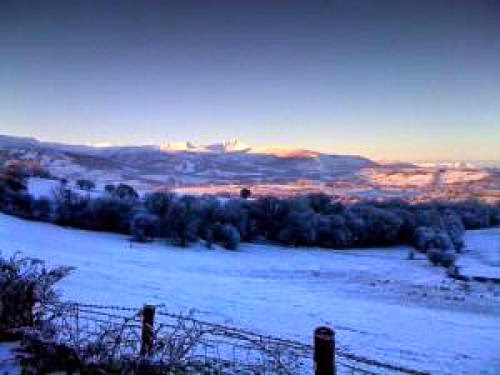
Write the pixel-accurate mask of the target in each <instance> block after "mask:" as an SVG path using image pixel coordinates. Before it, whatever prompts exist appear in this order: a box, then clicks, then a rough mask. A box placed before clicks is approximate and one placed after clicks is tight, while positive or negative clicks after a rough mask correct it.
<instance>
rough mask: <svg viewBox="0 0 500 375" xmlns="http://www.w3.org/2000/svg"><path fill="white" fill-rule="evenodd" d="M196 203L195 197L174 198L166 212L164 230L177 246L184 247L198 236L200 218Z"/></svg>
mask: <svg viewBox="0 0 500 375" xmlns="http://www.w3.org/2000/svg"><path fill="white" fill-rule="evenodd" d="M197 203H198V200H197V199H196V198H195V197H188V196H186V197H182V198H180V199H176V200H175V201H173V202H172V204H171V205H170V207H169V210H168V212H167V214H166V220H165V224H166V225H167V228H166V232H167V233H168V234H169V237H170V238H172V240H173V241H174V242H175V243H176V244H178V245H179V246H182V247H186V246H187V245H188V244H190V243H191V242H194V241H196V239H197V238H198V233H199V224H200V220H199V213H198V212H197V208H198V205H197Z"/></svg>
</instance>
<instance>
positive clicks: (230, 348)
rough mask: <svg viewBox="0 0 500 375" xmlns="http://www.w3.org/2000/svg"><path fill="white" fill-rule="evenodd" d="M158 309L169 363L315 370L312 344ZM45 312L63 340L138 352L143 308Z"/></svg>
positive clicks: (343, 357) (347, 368)
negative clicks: (98, 343) (97, 343)
mask: <svg viewBox="0 0 500 375" xmlns="http://www.w3.org/2000/svg"><path fill="white" fill-rule="evenodd" d="M154 307H155V323H154V338H155V345H156V347H155V349H156V351H157V355H158V356H159V357H161V356H167V357H168V358H169V360H170V361H171V362H172V361H173V362H176V363H181V362H183V361H184V362H186V361H188V362H190V363H191V364H193V363H202V362H206V363H212V362H213V363H216V364H217V363H218V365H219V366H222V367H224V368H227V367H229V364H231V366H233V367H235V368H236V367H238V368H239V369H242V368H246V369H247V370H248V369H252V368H254V369H255V368H259V371H260V373H262V374H273V373H280V374H298V373H300V374H304V373H308V372H309V373H310V372H312V368H313V352H314V348H313V346H312V345H310V344H305V343H302V342H299V341H296V340H292V339H285V338H280V337H274V336H270V335H264V334H259V333H256V332H253V331H250V330H247V329H241V328H237V327H232V326H227V325H224V324H219V323H213V322H208V321H204V320H200V319H197V318H195V317H194V316H193V313H192V312H190V313H188V314H179V313H172V312H170V311H168V309H167V306H166V305H165V304H160V305H154ZM41 310H43V315H44V318H45V319H47V320H48V321H50V322H51V323H52V324H55V326H56V327H55V328H56V330H57V329H58V330H59V333H58V334H57V337H58V340H60V341H62V342H67V343H70V344H72V345H73V346H76V347H84V346H89V345H90V344H95V343H96V342H100V343H101V344H102V345H103V346H105V347H107V350H108V351H110V353H111V356H112V357H116V358H119V357H120V356H131V355H132V356H134V355H139V354H140V350H141V327H142V325H141V323H142V321H141V320H142V311H143V309H142V308H138V307H125V306H117V305H102V304H88V303H77V302H57V303H52V304H50V305H46V306H43V307H41ZM108 355H109V353H108ZM336 365H337V367H342V368H343V369H344V371H343V372H350V373H359V374H371V375H372V374H380V373H384V374H385V373H389V372H392V373H403V374H409V375H425V374H428V373H426V372H423V371H419V370H415V369H411V368H407V367H404V366H399V365H394V364H390V363H386V362H382V361H378V360H375V359H370V358H366V357H363V356H360V355H356V354H353V353H350V352H347V351H345V350H343V349H341V348H337V349H336ZM307 369H308V370H307ZM249 373H252V372H249Z"/></svg>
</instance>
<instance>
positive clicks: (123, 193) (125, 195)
mask: <svg viewBox="0 0 500 375" xmlns="http://www.w3.org/2000/svg"><path fill="white" fill-rule="evenodd" d="M112 195H113V196H115V197H116V198H119V199H131V200H134V199H137V198H139V194H138V193H137V191H135V189H134V188H133V187H132V186H130V185H127V184H119V185H118V186H116V187H115V189H114V190H113V192H112Z"/></svg>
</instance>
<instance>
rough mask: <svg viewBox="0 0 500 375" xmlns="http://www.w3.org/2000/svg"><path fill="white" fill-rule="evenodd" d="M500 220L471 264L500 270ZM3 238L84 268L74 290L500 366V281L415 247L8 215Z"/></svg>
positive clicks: (442, 359)
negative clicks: (495, 253) (151, 234)
mask: <svg viewBox="0 0 500 375" xmlns="http://www.w3.org/2000/svg"><path fill="white" fill-rule="evenodd" d="M494 231H495V229H493V230H487V231H474V232H470V233H469V234H468V235H467V237H466V240H467V250H466V252H465V253H464V255H462V256H463V257H470V260H471V261H466V260H464V266H465V265H467V267H466V268H467V270H468V271H469V270H471V267H474V269H478V265H481V267H485V266H489V269H493V268H495V269H496V270H497V272H498V266H499V265H498V264H497V263H495V262H493V263H492V262H491V261H490V260H485V261H483V260H481V259H482V254H483V253H484V249H486V248H495V243H496V242H495V241H498V230H496V231H497V232H496V233H497V235H496V236H495V235H494V233H495V232H494ZM0 249H2V251H3V254H4V255H10V254H12V253H13V252H15V251H22V252H23V253H24V254H26V255H29V256H34V257H38V258H41V259H45V260H47V261H48V262H49V264H50V265H69V266H75V267H77V270H76V271H75V272H74V273H73V274H72V275H71V276H70V277H69V278H67V279H65V280H64V281H63V282H62V283H61V284H60V291H61V292H62V298H63V299H65V300H76V301H79V302H84V303H100V304H112V305H123V306H142V304H144V303H153V304H161V303H164V304H166V305H167V306H168V309H169V310H170V311H172V312H179V311H182V312H187V311H189V310H190V309H191V308H195V309H197V311H198V313H197V316H199V317H201V318H203V319H204V320H209V321H214V322H220V323H228V324H230V325H235V326H238V327H242V328H247V329H251V330H254V331H257V332H260V333H264V334H272V335H277V336H281V337H285V338H293V339H297V340H299V341H302V342H304V343H309V342H311V335H312V331H313V329H314V328H315V327H317V326H318V325H322V324H327V325H331V326H332V327H334V328H335V329H336V339H337V345H338V347H339V348H341V349H343V350H346V351H349V352H353V353H355V354H358V355H362V356H364V357H368V358H373V359H376V360H379V361H383V362H389V363H394V364H399V365H403V366H407V367H410V368H415V369H421V370H425V371H430V373H432V374H485V375H489V374H491V375H493V374H498V373H500V356H499V352H498V337H499V335H500V298H499V295H500V294H499V286H495V285H485V284H481V283H469V284H465V283H462V282H458V281H453V280H451V279H448V278H447V277H446V276H445V273H444V270H443V269H442V268H439V267H432V266H431V265H430V264H429V262H428V260H427V259H425V258H424V257H421V256H418V259H416V260H413V261H410V260H407V259H406V257H407V251H408V249H406V248H404V247H397V248H390V249H389V248H386V249H370V250H368V249H360V250H356V249H350V250H348V251H332V250H321V249H300V248H297V249H287V248H280V247H276V246H267V245H249V244H243V245H242V246H241V247H240V249H239V250H238V251H227V250H222V249H218V248H216V249H213V250H207V249H206V248H205V247H203V246H201V245H200V246H193V247H191V248H188V249H185V248H175V247H172V246H168V245H166V244H165V243H162V242H157V243H152V244H136V243H131V242H130V241H129V239H128V238H127V237H126V236H121V235H114V234H103V233H94V232H88V231H81V230H72V229H65V228H61V227H57V226H54V225H51V224H45V223H37V222H30V221H24V220H22V219H18V218H14V217H10V216H6V215H3V214H0ZM284 259H285V260H286V261H284ZM488 259H490V258H488ZM103 286H105V287H103ZM379 373H382V372H379Z"/></svg>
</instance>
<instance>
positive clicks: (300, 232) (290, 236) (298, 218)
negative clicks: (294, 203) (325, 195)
mask: <svg viewBox="0 0 500 375" xmlns="http://www.w3.org/2000/svg"><path fill="white" fill-rule="evenodd" d="M315 227H316V222H315V214H314V213H313V212H310V211H309V212H299V211H292V212H291V213H290V214H289V215H288V217H287V219H286V225H285V228H284V229H283V230H281V232H280V234H279V239H280V241H281V242H283V243H285V244H287V245H292V246H307V245H314V243H315V240H316V228H315Z"/></svg>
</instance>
